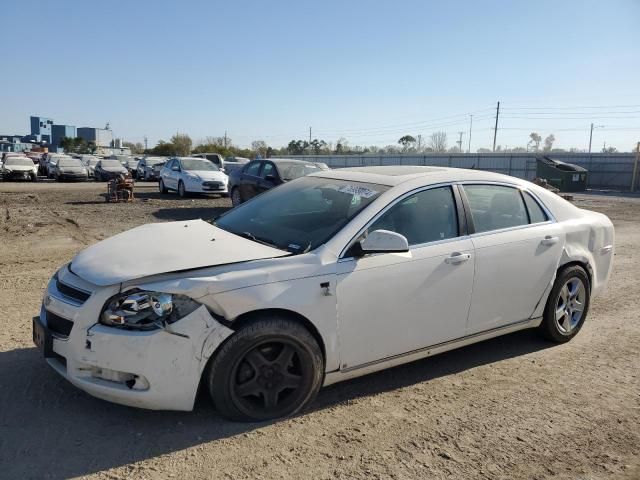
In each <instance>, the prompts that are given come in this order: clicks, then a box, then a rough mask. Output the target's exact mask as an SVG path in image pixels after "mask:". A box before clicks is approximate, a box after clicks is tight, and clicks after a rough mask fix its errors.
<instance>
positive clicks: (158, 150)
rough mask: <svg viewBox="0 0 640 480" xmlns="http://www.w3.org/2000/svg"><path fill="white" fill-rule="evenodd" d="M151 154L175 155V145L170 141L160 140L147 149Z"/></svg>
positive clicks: (160, 155)
mask: <svg viewBox="0 0 640 480" xmlns="http://www.w3.org/2000/svg"><path fill="white" fill-rule="evenodd" d="M149 153H150V154H151V155H157V156H159V157H169V156H171V155H177V154H178V153H177V151H176V146H175V145H174V144H173V143H171V142H165V141H164V140H160V141H159V142H158V144H157V145H156V146H155V147H153V148H151V149H149Z"/></svg>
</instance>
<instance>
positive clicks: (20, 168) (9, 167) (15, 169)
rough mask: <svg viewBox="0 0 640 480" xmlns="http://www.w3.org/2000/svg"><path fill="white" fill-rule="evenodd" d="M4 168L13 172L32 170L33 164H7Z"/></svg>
mask: <svg viewBox="0 0 640 480" xmlns="http://www.w3.org/2000/svg"><path fill="white" fill-rule="evenodd" d="M4 168H6V169H7V170H11V171H12V172H30V171H31V170H33V166H31V167H30V166H29V165H5V166H4Z"/></svg>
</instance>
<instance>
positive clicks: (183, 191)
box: [178, 180, 189, 198]
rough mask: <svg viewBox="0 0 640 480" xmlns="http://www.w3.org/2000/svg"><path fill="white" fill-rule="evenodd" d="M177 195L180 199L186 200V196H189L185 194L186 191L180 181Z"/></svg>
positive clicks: (187, 193)
mask: <svg viewBox="0 0 640 480" xmlns="http://www.w3.org/2000/svg"><path fill="white" fill-rule="evenodd" d="M178 195H180V197H181V198H187V196H188V195H189V192H187V189H186V188H185V186H184V183H183V182H182V180H180V181H179V182H178Z"/></svg>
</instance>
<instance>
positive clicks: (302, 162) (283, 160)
mask: <svg viewBox="0 0 640 480" xmlns="http://www.w3.org/2000/svg"><path fill="white" fill-rule="evenodd" d="M257 161H258V162H267V161H269V162H273V163H275V164H278V163H299V164H300V165H305V164H307V165H308V164H310V163H311V164H313V165H315V164H316V163H317V162H314V161H312V160H296V159H293V158H261V159H259V160H257Z"/></svg>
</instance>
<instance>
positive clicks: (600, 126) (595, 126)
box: [589, 123, 604, 153]
mask: <svg viewBox="0 0 640 480" xmlns="http://www.w3.org/2000/svg"><path fill="white" fill-rule="evenodd" d="M594 128H604V125H594V124H593V123H592V124H591V130H589V153H591V140H593V129H594Z"/></svg>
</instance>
